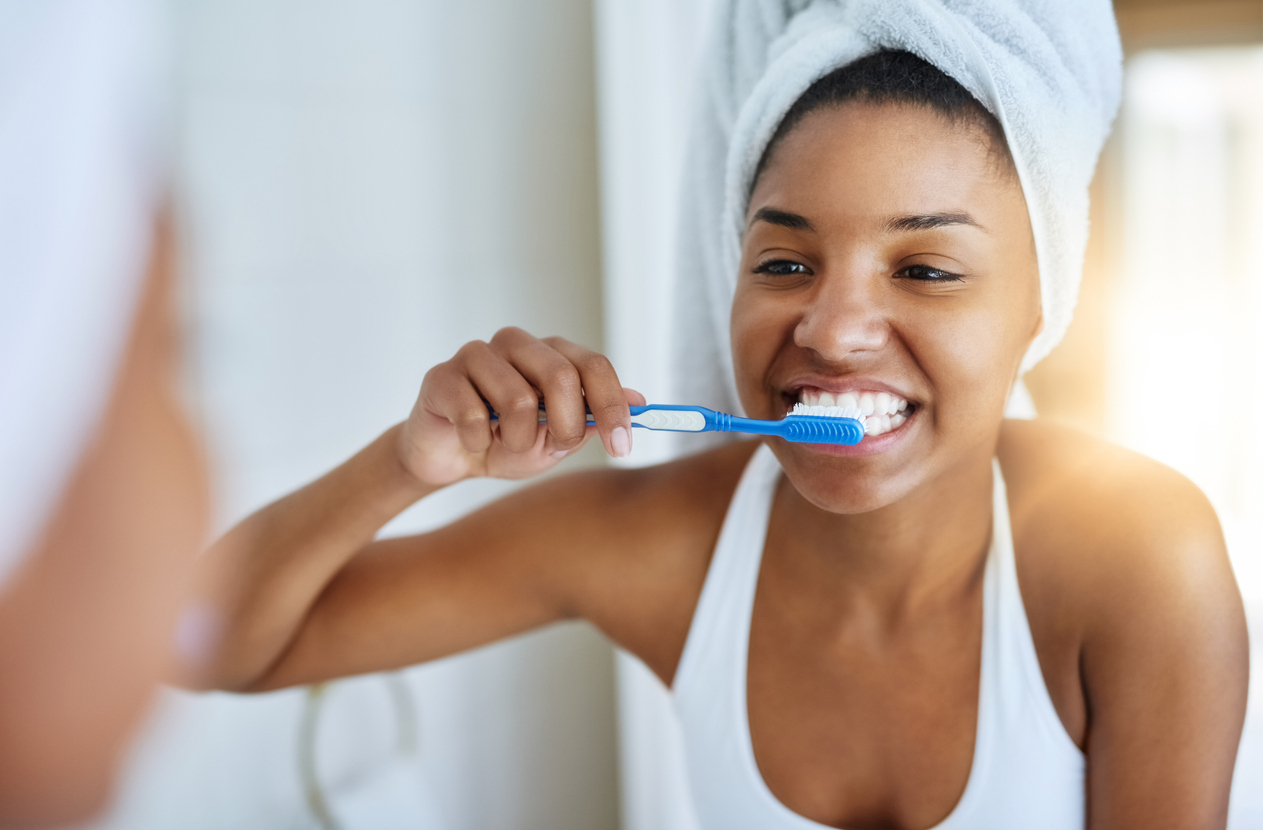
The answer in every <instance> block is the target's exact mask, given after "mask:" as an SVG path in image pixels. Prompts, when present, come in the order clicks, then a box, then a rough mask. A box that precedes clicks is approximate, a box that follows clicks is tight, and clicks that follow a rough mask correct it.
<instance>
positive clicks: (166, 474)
mask: <svg viewBox="0 0 1263 830" xmlns="http://www.w3.org/2000/svg"><path fill="white" fill-rule="evenodd" d="M171 265H172V259H171V245H170V234H169V231H168V227H167V225H166V224H165V223H162V224H161V226H160V229H159V233H158V235H157V244H156V247H155V250H154V254H153V258H152V266H151V269H150V273H149V275H148V277H147V280H146V284H145V293H144V297H143V299H142V301H141V304H140V308H139V310H138V313H137V315H136V320H135V323H134V327H133V330H132V334H131V337H130V342H129V344H128V347H127V350H126V353H125V355H124V356H123V359H122V362H121V365H120V369H119V373H118V377H117V379H116V381H115V386H114V389H113V392H112V395H111V399H110V402H109V404H108V406H107V408H106V412H105V415H104V418H103V420H102V421H101V423H100V425H99V427H98V429H97V432H96V434H95V436H94V437H93V439H92V441H91V443H90V445H89V447H88V449H87V451H86V452H85V454H84V456H83V457H82V459H81V460H80V462H79V466H78V468H77V470H76V471H75V473H74V474H73V476H72V477H71V480H70V483H69V486H68V487H67V489H66V491H65V493H64V494H63V496H62V500H61V503H60V504H59V505H58V507H57V508H56V510H55V511H54V515H53V517H52V519H51V521H50V522H49V524H48V527H47V528H46V530H45V532H44V534H43V538H42V540H41V542H40V543H39V544H38V546H37V547H36V549H35V550H33V551H32V552H31V553H30V555H29V556H28V557H27V558H26V560H25V561H24V562H23V564H22V566H21V567H20V568H19V570H18V572H17V573H16V574H15V576H14V577H13V579H12V580H11V581H10V582H8V583H7V584H6V585H5V586H4V588H3V590H2V591H0V667H2V668H0V826H4V827H15V826H35V825H45V824H50V823H54V824H60V823H62V822H67V821H72V820H78V819H84V818H87V817H88V816H90V815H91V814H92V813H94V812H96V811H97V810H99V809H100V808H101V807H103V806H104V804H105V802H106V799H107V798H108V796H109V793H110V789H111V785H112V783H113V776H114V771H115V769H116V767H117V764H118V763H119V761H120V760H121V756H122V754H123V752H124V751H125V750H126V748H127V743H128V739H129V737H130V735H131V733H132V731H133V730H134V729H135V728H136V727H137V726H138V725H139V722H140V720H141V718H142V717H143V715H144V713H145V710H146V709H147V708H148V704H149V702H150V699H151V698H152V696H153V694H154V692H155V690H156V688H157V684H158V682H159V681H160V680H161V679H162V677H163V676H164V675H166V674H167V673H169V671H170V666H169V664H168V661H169V658H170V648H171V632H172V629H173V628H174V625H175V619H176V615H177V613H178V611H179V606H180V603H181V601H182V600H183V598H184V594H185V592H186V591H187V588H188V579H189V576H190V573H191V563H192V559H193V557H194V555H195V554H196V553H197V550H198V548H199V547H200V545H201V544H202V542H203V539H204V538H205V537H204V534H205V528H206V501H207V495H206V484H205V471H204V468H203V462H202V456H201V452H200V449H199V448H198V445H197V443H196V442H195V440H194V438H193V434H192V431H191V430H190V428H189V426H188V423H187V421H186V420H185V418H184V416H183V414H182V413H181V410H180V408H179V405H178V404H177V401H176V397H175V395H174V393H173V390H174V384H173V380H174V373H175V369H176V361H175V357H176V348H175V346H176V340H177V337H176V329H175V325H174V317H173V314H172V308H171V306H172V303H171V300H172V297H171V293H172V292H171V289H172V279H171V273H172V267H171Z"/></svg>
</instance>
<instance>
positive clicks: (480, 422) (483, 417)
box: [456, 406, 491, 429]
mask: <svg viewBox="0 0 1263 830" xmlns="http://www.w3.org/2000/svg"><path fill="white" fill-rule="evenodd" d="M490 421H491V416H490V415H489V414H488V413H487V408H486V407H482V406H471V407H468V408H466V409H463V410H461V411H460V412H459V413H457V415H456V426H457V427H459V428H461V429H474V428H477V427H483V426H485V425H486V424H487V423H489V422H490Z"/></svg>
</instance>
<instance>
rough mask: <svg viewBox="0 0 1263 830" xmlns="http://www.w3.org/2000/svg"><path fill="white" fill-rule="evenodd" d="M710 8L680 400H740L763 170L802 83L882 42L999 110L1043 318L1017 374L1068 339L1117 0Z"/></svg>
mask: <svg viewBox="0 0 1263 830" xmlns="http://www.w3.org/2000/svg"><path fill="white" fill-rule="evenodd" d="M714 21H715V28H714V31H713V32H712V35H711V37H712V40H711V42H710V44H709V46H708V53H707V55H706V58H705V61H704V65H703V77H702V89H701V95H700V105H701V106H700V113H699V115H700V117H699V120H698V121H697V122H696V123H695V124H694V125H693V132H692V135H691V137H690V144H689V148H688V155H687V158H686V163H685V170H686V173H685V181H684V194H683V199H684V201H683V205H682V210H681V224H680V237H679V243H678V244H679V261H678V268H679V270H678V273H677V280H676V292H675V302H676V306H675V326H674V329H675V339H674V342H673V343H672V357H673V366H674V367H675V370H676V376H675V378H674V384H675V390H674V392H675V394H676V396H677V397H678V398H679V399H680V400H689V401H691V402H697V403H702V404H705V405H707V406H712V407H714V408H717V409H722V410H725V411H729V412H735V411H740V403H739V401H738V398H737V392H736V384H735V379H734V375H733V365H732V356H731V351H730V349H729V329H728V315H729V311H730V309H731V306H732V298H733V293H734V291H735V289H736V282H737V270H738V266H739V262H740V256H741V251H740V240H741V232H742V229H743V227H744V224H745V211H746V206H747V199H748V196H749V193H750V188H751V184H752V179H753V177H754V174H755V169H756V167H757V165H758V163H759V160H760V158H761V157H762V155H763V152H764V149H765V148H766V146H767V144H768V142H769V140H770V139H771V138H772V136H773V134H774V133H775V132H776V129H777V127H778V126H779V124H780V122H781V119H782V118H783V117H784V116H785V114H786V112H788V111H789V109H790V107H792V106H793V104H794V102H795V101H797V100H798V98H799V96H801V95H802V94H803V93H804V92H805V91H806V90H807V89H808V88H809V87H810V86H811V85H812V84H813V83H815V82H816V81H817V80H819V79H820V78H822V77H823V76H825V75H827V74H828V73H830V72H832V71H833V70H835V69H838V68H840V67H843V66H846V65H847V64H850V63H852V62H854V61H856V60H858V59H860V58H862V57H865V56H866V55H870V54H873V53H874V52H877V51H880V50H883V49H889V50H900V51H906V52H910V53H912V54H914V55H916V56H918V57H920V58H922V59H923V60H925V61H927V62H929V63H931V64H933V65H934V66H935V67H937V68H938V69H940V70H942V71H943V72H944V73H945V74H947V75H948V76H950V77H951V78H953V79H955V80H956V81H957V82H959V83H960V84H961V85H962V86H963V87H964V88H965V89H967V90H968V91H969V92H970V93H971V94H972V95H973V96H974V97H975V98H976V99H977V100H978V101H979V102H980V103H981V104H982V105H983V106H984V107H986V109H987V110H988V111H989V112H990V113H991V114H992V115H994V116H995V117H996V119H997V121H999V123H1000V125H1001V127H1002V128H1003V130H1004V134H1005V137H1006V139H1007V141H1008V146H1009V152H1010V154H1011V155H1012V158H1013V161H1014V164H1015V166H1016V169H1017V174H1018V177H1019V180H1020V181H1021V185H1022V190H1023V193H1024V194H1025V196H1026V203H1027V207H1028V209H1029V211H1030V220H1031V226H1032V229H1033V230H1034V235H1035V248H1036V254H1037V258H1038V263H1039V275H1040V295H1041V302H1042V309H1043V321H1044V325H1043V330H1042V331H1041V332H1040V334H1039V335H1038V336H1037V337H1036V338H1035V340H1034V342H1033V343H1032V344H1031V347H1030V349H1029V350H1028V351H1027V353H1026V355H1025V357H1024V359H1023V360H1022V365H1021V371H1022V372H1026V371H1027V370H1029V369H1030V368H1031V367H1032V366H1034V365H1035V364H1036V363H1038V362H1039V361H1040V360H1041V359H1043V358H1044V357H1045V356H1046V355H1047V354H1048V353H1049V352H1050V351H1051V350H1052V349H1053V347H1054V346H1056V345H1057V343H1058V342H1060V340H1061V338H1062V336H1064V334H1065V332H1066V329H1067V327H1068V326H1069V325H1070V320H1071V317H1072V316H1073V314H1074V306H1075V301H1076V299H1077V297H1078V291H1079V282H1080V278H1081V276H1082V268H1083V255H1084V249H1085V248H1086V245H1087V235H1088V185H1089V183H1090V182H1091V180H1092V175H1093V172H1094V170H1095V168H1096V161H1097V157H1098V156H1099V155H1100V151H1101V147H1102V146H1103V144H1104V143H1105V138H1106V136H1107V135H1108V133H1109V129H1110V125H1111V123H1112V121H1113V119H1114V114H1115V112H1116V111H1117V109H1118V104H1119V97H1120V94H1121V88H1122V49H1121V46H1120V44H1119V39H1118V29H1117V25H1116V23H1115V20H1114V14H1113V9H1112V7H1111V5H1110V3H1109V2H1108V0H1056V2H1053V1H1052V0H1008V2H1005V0H720V2H719V3H718V4H717V8H716V9H715V17H714ZM1014 398H1015V400H1016V398H1017V396H1016V395H1015V396H1014ZM1014 402H1015V401H1011V408H1012V405H1013V403H1014Z"/></svg>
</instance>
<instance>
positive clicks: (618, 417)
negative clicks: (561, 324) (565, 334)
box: [543, 337, 639, 458]
mask: <svg viewBox="0 0 1263 830" xmlns="http://www.w3.org/2000/svg"><path fill="white" fill-rule="evenodd" d="M543 342H544V343H545V344H546V345H548V346H550V347H551V348H552V349H553V350H555V351H556V352H557V353H559V354H560V355H561V356H562V357H564V358H566V360H568V361H569V362H570V364H571V365H573V366H574V367H575V369H576V370H577V371H578V373H579V380H580V382H581V384H582V386H583V394H584V397H585V399H586V401H587V407H588V409H591V410H592V418H593V420H595V421H596V428H597V432H599V433H600V436H601V443H603V444H604V445H605V451H606V452H608V453H609V454H610V455H612V456H614V457H615V458H622V457H624V456H626V455H627V454H628V453H630V452H631V446H632V439H631V413H630V412H629V411H628V409H627V396H626V395H625V394H624V392H623V386H622V384H620V383H619V382H618V374H617V373H616V372H615V371H614V367H613V366H612V365H610V361H609V359H608V358H606V357H605V355H603V354H600V353H599V352H594V351H592V350H591V349H585V348H584V347H583V346H578V345H576V344H574V343H571V342H570V341H568V340H564V339H562V338H560V337H549V338H547V339H545V340H544V341H543ZM637 394H639V393H637ZM549 417H550V419H551V415H550V416H549Z"/></svg>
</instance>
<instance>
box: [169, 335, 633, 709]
mask: <svg viewBox="0 0 1263 830" xmlns="http://www.w3.org/2000/svg"><path fill="white" fill-rule="evenodd" d="M536 390H541V391H542V397H543V398H544V399H545V400H546V401H547V406H548V424H547V425H541V424H539V423H538V412H537V408H538V402H539V400H540V398H541V395H540V392H537V391H536ZM484 398H485V399H486V400H487V401H490V402H491V404H492V406H494V407H495V409H496V411H497V412H499V413H500V414H501V418H500V422H499V424H493V423H492V422H491V421H490V420H489V417H488V413H487V409H486V405H485V404H484V402H483V399H484ZM629 400H632V401H638V400H639V396H638V395H637V394H636V393H633V392H629V391H627V390H624V389H623V388H622V387H621V386H620V385H619V383H618V379H617V376H616V375H615V374H614V371H613V369H612V368H611V367H610V366H609V363H608V361H606V360H605V359H604V358H602V357H600V356H599V355H595V354H594V353H591V352H588V351H587V350H585V349H582V348H580V347H577V346H574V345H573V344H570V343H567V342H566V341H563V340H560V339H550V340H548V341H541V340H537V339H536V338H534V337H531V336H530V335H528V334H526V333H525V332H522V331H520V330H516V329H506V330H504V331H502V332H500V333H498V334H497V335H496V337H495V338H493V340H492V341H491V342H490V343H481V342H477V343H471V344H468V345H466V346H465V347H463V348H462V349H461V350H460V352H458V353H457V355H456V356H455V357H454V358H453V359H452V360H451V361H448V362H447V363H444V364H441V365H439V366H437V367H435V368H434V369H432V370H431V371H430V372H429V373H428V374H427V375H426V378H425V381H424V382H423V384H422V388H421V393H420V395H419V397H418V400H417V405H416V406H415V407H414V409H413V412H412V414H411V415H410V417H409V418H408V420H407V421H406V422H404V423H403V424H400V425H398V426H396V427H394V428H392V429H391V430H388V431H387V432H386V433H385V434H383V435H382V436H381V437H379V438H378V439H377V440H376V441H374V442H373V443H372V444H370V445H369V446H368V447H366V448H365V449H364V450H362V451H361V452H360V453H358V454H357V455H356V456H355V457H353V458H352V459H351V460H349V461H348V462H346V463H345V464H343V465H342V466H341V467H339V468H337V469H336V470H333V471H332V472H330V473H329V474H327V475H326V476H324V477H322V478H321V479H319V480H317V481H316V482H313V483H312V484H310V485H308V486H307V487H304V488H303V489H301V490H299V491H297V492H295V493H293V494H291V495H289V496H286V497H285V498H283V499H281V500H280V501H278V502H275V503H274V504H272V505H269V506H268V507H266V508H264V509H263V510H261V511H259V512H258V513H256V514H255V515H253V516H251V517H250V518H248V519H246V520H245V521H244V522H242V523H241V524H240V525H239V526H237V527H236V528H234V529H233V530H232V531H231V532H230V533H229V534H228V535H227V536H225V537H224V539H222V540H221V541H220V542H218V543H217V544H216V545H215V546H214V547H213V548H212V549H211V551H209V552H208V554H207V555H206V556H205V557H204V558H203V562H202V568H201V575H200V579H199V583H200V585H201V588H200V591H199V594H200V602H201V603H202V605H203V607H204V608H207V609H209V610H210V613H211V615H213V618H214V619H216V620H217V621H218V623H219V625H220V626H221V627H222V633H221V637H220V640H219V646H218V648H217V649H215V650H214V652H213V653H212V654H211V655H210V656H209V658H208V659H206V660H205V661H203V662H201V664H200V665H199V664H197V662H196V661H194V663H193V664H192V665H191V666H190V671H189V673H188V677H187V678H186V680H187V682H189V683H190V684H191V685H197V686H202V687H219V688H227V689H234V690H242V691H247V690H260V689H268V688H276V687H278V686H282V685H292V684H294V683H300V682H310V681H312V680H316V679H322V678H325V677H331V676H336V675H340V674H348V673H355V672H362V671H371V670H375V669H381V668H386V667H388V666H395V665H402V664H405V663H410V662H417V661H419V660H423V659H429V658H433V657H438V656H441V655H444V654H449V653H452V652H453V651H456V650H459V649H461V648H470V647H473V646H476V645H480V644H482V643H485V642H489V641H490V640H493V639H497V638H498V637H502V636H506V635H507V634H510V633H515V632H517V631H521V630H524V629H526V628H530V627H534V626H538V625H542V624H544V623H546V622H549V621H551V620H555V619H559V618H561V617H563V616H565V615H567V613H568V612H567V608H566V603H565V601H564V598H563V597H562V596H561V593H560V592H559V591H558V589H557V587H556V586H555V585H552V584H550V583H549V582H548V581H547V577H548V576H549V575H550V574H552V573H554V570H553V569H550V568H548V567H546V566H545V562H544V559H545V558H546V557H550V556H552V557H556V556H560V555H561V553H559V552H558V548H559V547H560V548H563V549H567V550H569V549H573V548H574V547H575V545H577V544H579V542H577V541H573V542H572V544H571V545H570V546H569V547H567V546H565V545H561V546H559V545H558V544H557V541H558V540H557V539H555V538H553V539H552V540H551V546H550V547H548V548H546V549H537V548H539V545H537V544H532V543H537V542H539V540H541V539H545V538H549V537H551V536H552V535H553V530H554V529H555V528H556V527H557V526H558V525H559V524H560V523H561V511H569V510H571V509H573V504H574V500H573V498H568V499H564V500H563V499H558V498H551V499H550V498H547V497H545V499H544V500H543V501H542V502H541V501H540V499H539V497H538V496H527V495H525V494H519V496H518V497H513V498H510V499H508V500H506V501H505V502H504V503H502V504H500V505H497V506H494V507H493V508H489V511H490V512H489V513H488V511H482V512H480V513H479V514H475V516H473V517H468V518H466V519H465V520H463V521H461V522H458V523H456V524H454V525H452V526H451V527H449V528H445V529H442V530H440V531H437V532H435V533H432V534H426V535H425V536H421V537H414V538H413V539H410V540H393V541H384V542H378V543H373V544H370V542H371V541H372V539H373V536H374V535H375V534H376V532H377V531H378V530H379V529H380V528H381V527H382V525H384V524H385V523H386V522H387V521H389V520H390V519H391V518H392V517H394V516H395V515H397V514H398V513H399V512H400V511H402V510H403V509H404V508H406V507H407V506H409V505H410V504H412V503H413V502H415V501H416V500H417V499H419V498H422V497H424V496H425V495H427V494H429V493H432V492H434V491H435V490H437V489H439V488H441V487H445V486H448V485H450V484H453V483H456V482H458V481H461V480H463V479H466V478H472V477H476V476H493V477H500V478H525V477H529V476H533V475H537V474H539V473H541V472H544V471H546V470H548V469H550V468H552V467H553V466H554V465H556V464H557V463H558V462H559V461H560V459H561V458H562V457H564V456H565V455H567V454H568V453H570V452H573V451H574V450H576V449H578V448H579V447H580V446H582V445H583V443H585V442H586V440H588V439H589V438H590V437H591V436H593V435H595V434H598V433H599V434H600V436H601V438H602V441H603V443H604V444H605V446H606V448H607V450H608V451H610V452H611V454H616V453H617V454H623V453H624V452H625V451H626V449H627V448H628V444H629V434H630V413H629V411H628V408H627V405H628V401H629ZM585 402H586V403H587V405H588V406H590V407H591V408H592V410H593V412H594V413H595V417H596V420H597V426H596V427H588V426H586V418H587V416H586V412H585V410H584V406H585ZM620 431H621V432H622V436H621V437H620V435H619V432H620ZM625 439H626V440H625ZM548 486H558V485H556V484H554V483H550V484H549V485H548ZM562 486H564V485H562ZM571 486H573V485H571ZM571 495H572V496H577V495H579V494H571ZM524 506H525V507H524ZM550 508H551V510H550ZM496 534H499V535H496ZM567 536H568V537H570V536H572V534H567ZM568 541H569V539H568ZM348 620H353V622H352V623H349V624H348V622H347V621H348ZM453 632H456V635H454V634H453ZM317 644H318V646H317Z"/></svg>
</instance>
